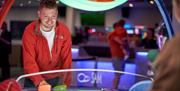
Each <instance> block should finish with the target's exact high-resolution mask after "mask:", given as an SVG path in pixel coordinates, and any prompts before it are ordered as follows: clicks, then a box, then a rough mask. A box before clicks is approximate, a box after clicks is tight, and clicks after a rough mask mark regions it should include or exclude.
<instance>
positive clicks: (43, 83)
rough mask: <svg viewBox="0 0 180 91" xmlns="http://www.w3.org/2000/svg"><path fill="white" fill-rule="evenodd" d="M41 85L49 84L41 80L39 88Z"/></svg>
mask: <svg viewBox="0 0 180 91" xmlns="http://www.w3.org/2000/svg"><path fill="white" fill-rule="evenodd" d="M42 85H49V84H48V83H47V82H46V81H45V80H43V81H41V82H40V83H39V86H42Z"/></svg>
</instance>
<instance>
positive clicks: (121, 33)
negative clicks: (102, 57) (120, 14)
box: [108, 20, 127, 89]
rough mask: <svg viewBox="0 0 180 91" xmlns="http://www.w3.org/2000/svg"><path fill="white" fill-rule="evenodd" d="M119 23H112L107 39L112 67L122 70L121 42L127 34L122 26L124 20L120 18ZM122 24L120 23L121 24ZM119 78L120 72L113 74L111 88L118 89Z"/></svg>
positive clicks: (123, 63)
mask: <svg viewBox="0 0 180 91" xmlns="http://www.w3.org/2000/svg"><path fill="white" fill-rule="evenodd" d="M120 21H121V22H120V23H115V24H114V25H113V27H114V30H113V32H111V33H109V35H108V40H109V45H110V49H111V56H112V58H113V62H112V63H113V67H114V70H117V71H123V69H124V66H125V62H124V57H125V55H126V54H125V53H124V50H125V49H123V48H124V47H123V42H122V40H123V39H124V38H125V37H126V36H127V32H126V30H125V29H124V28H123V27H120V26H123V24H124V23H122V22H124V21H123V20H120ZM121 24H122V25H121ZM119 80H120V74H115V77H114V82H113V88H114V89H118V85H119Z"/></svg>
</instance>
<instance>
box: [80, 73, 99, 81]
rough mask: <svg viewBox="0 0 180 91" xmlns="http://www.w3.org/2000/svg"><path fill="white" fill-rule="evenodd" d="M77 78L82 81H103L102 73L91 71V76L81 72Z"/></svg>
mask: <svg viewBox="0 0 180 91" xmlns="http://www.w3.org/2000/svg"><path fill="white" fill-rule="evenodd" d="M77 80H78V82H80V83H88V82H91V83H92V84H93V83H100V84H101V83H102V75H101V74H95V73H91V75H90V76H88V75H87V74H85V73H79V74H78V75H77Z"/></svg>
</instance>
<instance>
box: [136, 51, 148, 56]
mask: <svg viewBox="0 0 180 91" xmlns="http://www.w3.org/2000/svg"><path fill="white" fill-rule="evenodd" d="M137 54H138V55H140V56H147V55H148V52H137Z"/></svg>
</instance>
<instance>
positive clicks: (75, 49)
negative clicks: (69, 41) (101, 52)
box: [71, 48, 79, 53]
mask: <svg viewBox="0 0 180 91" xmlns="http://www.w3.org/2000/svg"><path fill="white" fill-rule="evenodd" d="M71 51H72V52H73V53H77V52H79V49H78V48H71Z"/></svg>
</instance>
